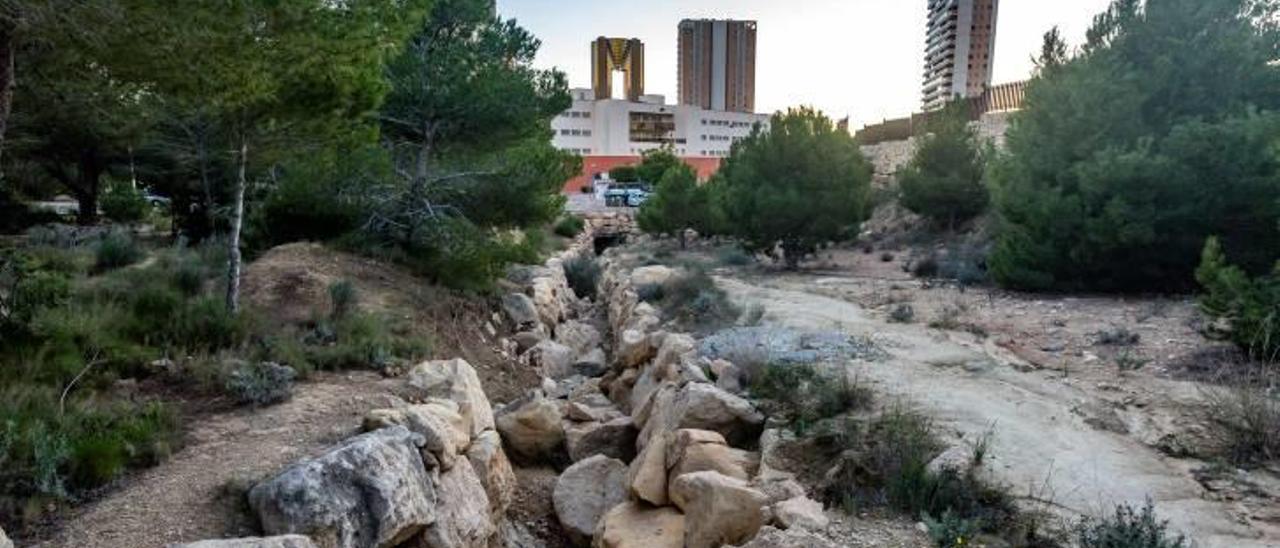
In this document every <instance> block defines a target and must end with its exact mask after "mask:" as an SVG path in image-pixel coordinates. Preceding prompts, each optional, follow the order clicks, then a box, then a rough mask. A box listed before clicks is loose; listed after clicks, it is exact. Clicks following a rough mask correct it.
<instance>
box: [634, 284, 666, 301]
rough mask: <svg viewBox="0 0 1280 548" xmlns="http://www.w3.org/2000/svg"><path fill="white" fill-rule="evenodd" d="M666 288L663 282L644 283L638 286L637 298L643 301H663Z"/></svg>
mask: <svg viewBox="0 0 1280 548" xmlns="http://www.w3.org/2000/svg"><path fill="white" fill-rule="evenodd" d="M665 296H666V290H665V289H664V288H663V285H662V284H644V285H641V286H639V287H637V288H636V298H638V299H640V302H642V303H657V302H662V299H663V297H665Z"/></svg>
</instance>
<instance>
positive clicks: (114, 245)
mask: <svg viewBox="0 0 1280 548" xmlns="http://www.w3.org/2000/svg"><path fill="white" fill-rule="evenodd" d="M143 256H144V253H143V251H142V247H140V246H139V245H138V243H137V242H136V241H134V239H133V237H132V236H130V235H129V233H127V232H124V231H121V230H112V231H110V232H107V233H106V234H103V235H102V238H101V239H100V240H98V243H97V246H96V247H95V248H94V261H95V262H94V265H95V267H96V268H97V270H98V271H99V272H104V271H107V270H114V269H117V268H123V267H126V266H129V265H132V264H134V263H137V262H138V261H141V260H142V258H143Z"/></svg>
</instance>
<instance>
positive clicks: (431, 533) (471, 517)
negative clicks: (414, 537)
mask: <svg viewBox="0 0 1280 548" xmlns="http://www.w3.org/2000/svg"><path fill="white" fill-rule="evenodd" d="M437 483H438V486H439V487H438V496H439V501H440V504H439V518H438V519H437V520H436V522H435V523H434V524H432V525H431V526H430V527H427V529H426V530H425V531H423V533H422V539H421V540H420V542H419V545H420V546H421V548H487V547H488V546H489V539H491V538H492V537H493V536H494V534H495V533H497V528H496V526H495V525H494V523H493V516H492V514H491V513H490V504H489V497H488V495H487V494H486V493H485V490H484V485H483V484H481V482H480V478H479V477H478V476H476V472H475V470H474V469H473V468H472V467H471V462H470V461H468V460H467V459H459V460H458V465H457V466H454V467H453V469H452V470H449V471H448V472H445V473H443V474H440V477H439V480H438V482H437Z"/></svg>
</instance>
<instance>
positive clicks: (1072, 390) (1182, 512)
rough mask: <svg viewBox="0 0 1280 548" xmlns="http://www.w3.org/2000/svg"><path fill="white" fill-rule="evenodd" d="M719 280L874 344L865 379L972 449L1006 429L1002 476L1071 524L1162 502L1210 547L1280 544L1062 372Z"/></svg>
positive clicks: (796, 319) (773, 285) (1174, 387)
mask: <svg viewBox="0 0 1280 548" xmlns="http://www.w3.org/2000/svg"><path fill="white" fill-rule="evenodd" d="M719 282H720V285H721V287H722V288H724V289H725V290H727V291H728V292H729V293H730V294H731V295H732V296H733V297H734V298H735V299H736V300H740V301H742V302H747V303H759V304H760V305H762V306H763V307H764V308H765V310H766V311H767V321H768V323H770V324H778V325H781V326H786V327H793V328H798V329H812V330H833V329H834V330H839V331H843V332H845V333H848V334H850V335H855V336H866V337H871V338H872V339H873V340H874V341H876V342H877V343H878V344H879V345H880V346H881V347H883V348H884V349H885V350H886V351H888V353H889V354H890V356H891V357H890V359H888V360H886V361H883V362H877V363H874V364H870V365H867V366H864V367H863V370H862V371H861V375H862V377H863V378H864V379H867V380H870V381H871V382H873V383H875V384H876V385H877V386H876V389H877V391H878V392H881V393H885V394H889V395H893V396H901V397H905V398H908V399H909V400H910V401H911V402H913V403H915V404H917V405H919V406H920V407H921V408H922V409H923V410H925V411H927V412H928V413H930V414H931V415H933V416H934V417H936V418H937V419H938V421H939V424H940V425H941V426H943V427H944V428H945V429H947V430H950V431H954V432H956V433H957V434H960V435H962V436H964V437H966V438H968V439H973V437H975V436H979V435H981V433H982V432H984V431H986V430H988V429H991V428H992V427H993V425H994V431H995V432H996V434H995V439H994V440H993V447H992V450H991V452H992V454H994V458H995V461H994V468H995V473H996V475H997V477H999V478H1000V479H1001V480H1002V481H1003V482H1006V483H1008V484H1009V485H1010V486H1011V487H1013V489H1014V492H1015V494H1017V495H1019V496H1022V497H1026V498H1027V499H1028V500H1033V499H1034V500H1040V501H1052V504H1053V505H1055V506H1056V507H1057V508H1058V509H1059V510H1066V511H1067V512H1065V513H1068V514H1097V513H1100V512H1101V511H1102V510H1104V509H1106V508H1110V507H1112V506H1113V505H1114V504H1116V503H1119V502H1127V503H1130V504H1134V505H1141V504H1142V503H1143V501H1144V499H1145V498H1147V497H1151V498H1152V499H1153V500H1154V501H1155V503H1156V507H1157V511H1158V512H1159V513H1160V515H1161V516H1162V517H1164V518H1165V519H1169V520H1170V521H1171V525H1172V527H1173V528H1175V529H1177V530H1180V531H1183V532H1185V533H1186V534H1188V536H1191V537H1192V538H1194V539H1196V540H1197V541H1199V542H1200V543H1201V544H1200V545H1201V546H1204V547H1206V548H1211V547H1222V548H1228V547H1232V548H1234V547H1250V546H1273V547H1274V546H1280V530H1277V528H1276V527H1275V526H1274V524H1270V525H1269V524H1265V523H1261V524H1260V523H1258V522H1253V523H1252V524H1247V522H1248V520H1247V519H1245V517H1244V514H1245V512H1244V510H1243V508H1241V507H1239V506H1238V505H1235V504H1231V503H1228V502H1220V501H1216V500H1212V499H1211V498H1210V497H1206V490H1205V488H1204V487H1203V486H1202V485H1201V484H1200V483H1199V482H1197V481H1196V480H1195V478H1194V477H1193V476H1192V474H1191V470H1192V469H1193V468H1195V467H1197V466H1200V465H1203V464H1204V463H1201V462H1197V461H1193V460H1183V459H1173V458H1171V457H1167V456H1165V455H1164V454H1162V453H1161V452H1159V451H1157V450H1155V449H1153V448H1152V447H1151V446H1149V445H1147V444H1144V443H1142V442H1141V441H1140V440H1138V439H1135V438H1134V437H1131V436H1129V435H1125V434H1121V433H1116V432H1113V431H1109V430H1107V429H1105V428H1098V427H1097V425H1096V424H1090V423H1089V422H1088V421H1087V414H1082V413H1081V412H1080V410H1081V409H1082V408H1087V407H1090V406H1097V405H1103V404H1104V402H1101V401H1099V400H1098V399H1097V398H1096V397H1095V396H1094V395H1093V394H1092V393H1090V392H1089V391H1087V390H1083V389H1082V388H1080V387H1079V385H1078V384H1073V383H1070V382H1063V381H1062V379H1061V377H1062V374H1061V373H1058V372H1053V371H1047V370H1035V369H1034V368H1027V367H1024V365H1025V364H1021V363H1019V360H1017V359H1016V358H1013V357H1012V356H1011V355H1010V353H1008V352H1003V351H1002V349H1000V348H998V347H995V346H994V345H991V344H986V345H983V344H980V343H976V342H972V341H964V340H963V338H961V337H957V336H955V335H954V334H947V333H944V332H941V331H938V330H933V329H928V328H926V327H924V326H920V325H903V324H892V323H888V322H887V321H885V320H883V319H880V318H879V317H877V316H876V315H873V314H870V313H868V312H867V311H866V310H865V309H863V308H862V307H860V306H858V305H856V304H853V303H850V302H847V301H844V300H840V299H835V298H831V297H827V296H823V295H820V294H817V293H818V292H819V291H818V289H817V287H818V285H819V284H818V283H815V279H814V278H812V277H802V276H784V277H780V278H773V279H770V280H769V283H768V284H763V283H761V284H754V283H752V282H746V281H743V280H738V279H721V280H719ZM822 282H824V283H836V284H838V283H857V282H855V281H853V280H849V279H842V280H822ZM1144 382H1154V383H1161V385H1160V386H1159V387H1158V389H1159V390H1162V391H1167V392H1168V393H1169V394H1171V397H1177V395H1178V393H1180V392H1181V393H1185V392H1187V391H1188V390H1192V391H1194V387H1191V386H1189V383H1181V382H1176V381H1170V380H1163V379H1150V380H1145V379H1144Z"/></svg>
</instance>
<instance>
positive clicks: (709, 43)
mask: <svg viewBox="0 0 1280 548" xmlns="http://www.w3.org/2000/svg"><path fill="white" fill-rule="evenodd" d="M678 58H679V63H678V64H679V69H678V70H679V82H680V84H679V86H680V89H679V95H680V104H682V105H692V106H698V107H702V108H704V109H707V110H722V111H730V112H753V111H754V110H755V108H756V22H755V21H727V20H711V19H696V20H694V19H686V20H684V21H681V22H680V45H679V56H678Z"/></svg>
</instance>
